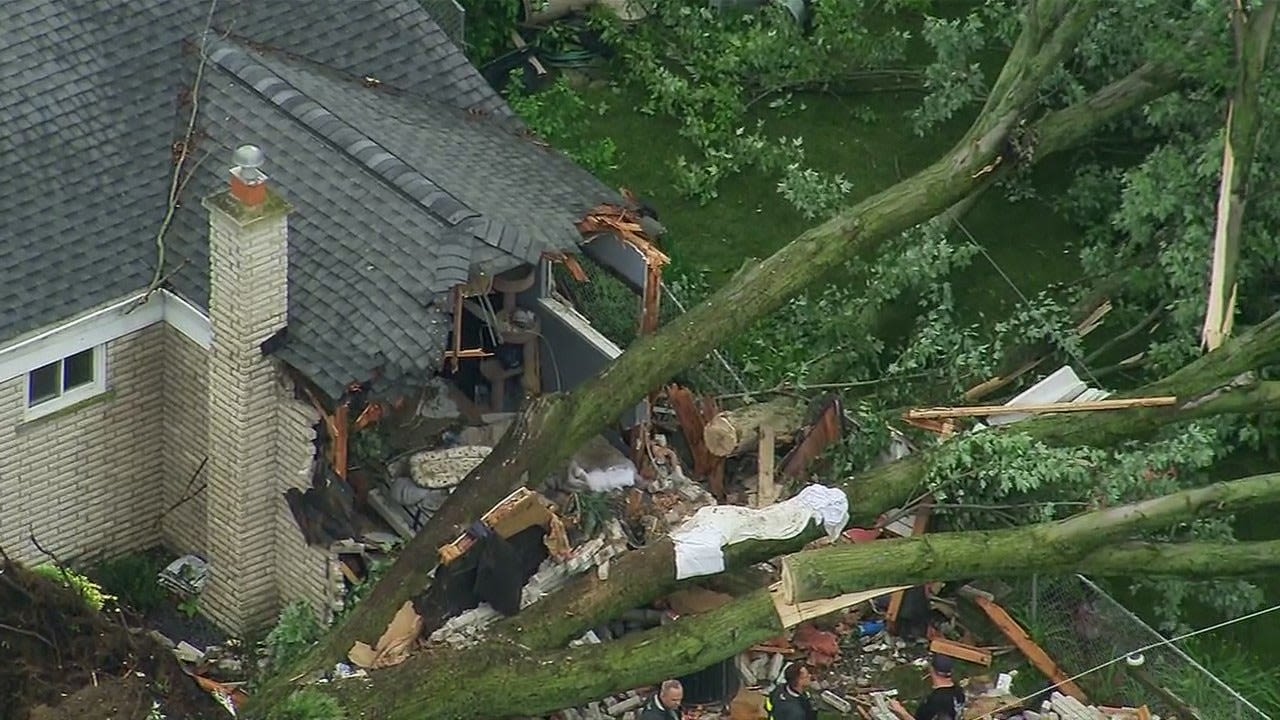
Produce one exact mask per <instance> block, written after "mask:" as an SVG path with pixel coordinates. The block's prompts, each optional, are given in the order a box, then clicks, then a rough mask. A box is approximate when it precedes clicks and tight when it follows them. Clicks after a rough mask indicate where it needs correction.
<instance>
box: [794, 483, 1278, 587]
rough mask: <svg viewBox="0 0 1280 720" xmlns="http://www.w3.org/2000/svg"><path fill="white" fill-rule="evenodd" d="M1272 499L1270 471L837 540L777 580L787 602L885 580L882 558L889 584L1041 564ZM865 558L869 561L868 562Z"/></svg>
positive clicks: (799, 558) (804, 556)
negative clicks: (910, 536)
mask: <svg viewBox="0 0 1280 720" xmlns="http://www.w3.org/2000/svg"><path fill="white" fill-rule="evenodd" d="M1278 500H1280V473H1272V474H1268V475H1256V476H1253V477H1248V478H1243V479H1240V480H1233V481H1231V482H1224V483H1217V484H1214V485H1210V486H1208V487H1203V488H1196V489H1193V490H1184V491H1182V492H1177V493H1173V494H1171V495H1165V496H1163V497H1158V498H1155V499H1152V500H1144V501H1142V502H1137V503H1133V504H1130V505H1122V506H1120V507H1115V508H1108V509H1105V510H1095V511H1093V512H1089V513H1083V514H1080V515H1076V516H1075V517H1072V518H1069V519H1066V520H1062V521H1057V522H1047V523H1040V524H1038V525H1030V526H1027V527H1022V528H1016V529H1010V530H990V531H983V532H963V533H942V534H938V535H933V536H930V541H929V542H928V543H925V542H911V541H910V540H881V541H879V542H876V543H867V544H861V545H836V546H833V547H829V548H823V549H820V550H809V551H806V552H801V553H798V554H795V555H789V556H787V557H785V558H783V560H782V586H783V590H784V594H785V596H786V599H787V601H788V602H791V603H801V602H807V601H810V600H823V599H826V598H832V597H836V596H838V595H842V594H844V593H849V592H855V591H858V590H861V589H865V588H868V587H875V586H876V585H877V584H884V583H885V582H886V581H885V580H883V579H882V577H883V575H884V573H885V567H886V566H893V567H896V568H902V570H901V571H899V572H897V573H894V576H895V578H897V579H895V580H894V581H893V584H917V583H923V582H928V581H931V580H942V579H954V578H962V577H965V576H966V575H968V574H972V575H975V576H976V575H980V574H981V573H982V572H983V571H984V569H986V568H987V562H988V560H987V558H988V557H990V556H991V555H998V556H1001V557H1006V558H1019V562H1020V563H1025V564H1026V565H1032V566H1037V567H1042V568H1052V567H1062V566H1066V565H1069V564H1072V563H1074V562H1076V561H1078V560H1079V559H1080V558H1082V557H1084V556H1085V555H1086V554H1087V553H1089V552H1091V551H1093V550H1095V549H1097V548H1100V547H1103V546H1104V545H1107V544H1108V543H1112V542H1115V541H1117V540H1122V539H1125V538H1128V537H1131V536H1133V535H1134V534H1137V533H1140V532H1143V531H1149V530H1156V529H1159V528H1163V527H1168V526H1170V525H1172V524H1174V523H1181V522H1187V521H1190V520H1193V519H1195V518H1196V517H1199V516H1201V515H1202V514H1208V513H1207V511H1211V512H1212V513H1213V514H1223V513H1229V512H1231V511H1233V510H1236V509H1239V508H1243V507H1251V506H1254V505H1257V504H1259V503H1266V502H1275V501H1278ZM872 545H874V546H879V545H885V546H886V547H884V548H879V547H877V549H876V552H874V553H868V552H867V551H866V550H863V549H861V548H864V547H867V546H872ZM869 560H873V561H874V563H873V564H868V561H869ZM986 571H987V572H990V570H989V569H986ZM1012 574H1017V571H1013V573H1012ZM943 576H945V577H943Z"/></svg>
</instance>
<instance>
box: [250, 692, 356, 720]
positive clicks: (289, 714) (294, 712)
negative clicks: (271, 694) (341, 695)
mask: <svg viewBox="0 0 1280 720" xmlns="http://www.w3.org/2000/svg"><path fill="white" fill-rule="evenodd" d="M266 717H267V720H345V718H346V717H347V716H346V713H344V712H343V711H342V706H341V705H339V704H338V701H337V700H335V699H334V698H332V697H330V696H328V695H325V694H324V693H322V692H320V691H319V690H314V689H311V688H307V689H304V690H298V691H295V692H294V693H293V694H292V695H290V696H289V697H287V698H285V699H284V700H283V701H281V702H280V703H278V704H276V705H275V706H273V707H272V708H271V709H270V710H268V711H267V716H266Z"/></svg>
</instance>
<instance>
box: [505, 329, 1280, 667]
mask: <svg viewBox="0 0 1280 720" xmlns="http://www.w3.org/2000/svg"><path fill="white" fill-rule="evenodd" d="M1273 362H1280V322H1273V320H1268V321H1267V322H1265V323H1263V324H1262V325H1259V326H1256V327H1254V328H1252V329H1250V330H1248V331H1246V332H1245V333H1243V334H1241V335H1240V336H1238V337H1236V338H1234V339H1232V340H1231V341H1230V342H1229V343H1228V344H1227V345H1225V346H1224V347H1222V348H1220V349H1219V350H1216V351H1214V352H1213V353H1209V354H1208V355H1206V356H1204V357H1202V358H1200V359H1198V360H1197V361H1196V362H1195V363H1193V364H1192V365H1191V366H1189V367H1188V368H1187V369H1185V370H1181V371H1179V372H1177V373H1174V374H1173V375H1171V376H1169V377H1168V378H1165V379H1163V380H1160V381H1158V382H1156V383H1152V384H1151V385H1150V386H1148V387H1147V388H1144V389H1143V390H1144V392H1145V391H1147V390H1150V391H1151V393H1152V394H1163V393H1165V392H1167V391H1171V392H1174V393H1175V394H1177V395H1178V396H1179V397H1181V398H1187V399H1186V400H1184V401H1182V402H1181V403H1180V404H1179V405H1178V406H1174V407H1173V408H1168V409H1154V410H1150V409H1135V410H1123V411H1108V412H1096V413H1082V414H1081V415H1078V416H1070V417H1068V416H1043V417H1040V418H1033V419H1031V420H1027V421H1025V422H1022V423H1019V424H1018V425H1016V426H1013V427H1010V428H1009V429H1007V430H1005V431H1006V432H1027V433H1029V434H1030V435H1031V436H1032V437H1035V438H1038V439H1040V440H1042V441H1044V442H1047V443H1050V444H1053V445H1095V446H1104V445H1114V444H1118V443H1122V442H1125V441H1128V440H1133V439H1141V438H1142V437H1144V436H1147V435H1149V434H1150V433H1151V432H1153V431H1155V430H1157V429H1159V428H1161V427H1165V426H1167V425H1172V424H1176V423H1179V422H1186V421H1188V420H1193V419H1196V418H1203V417H1209V416H1213V415H1219V414H1227V413H1255V412H1262V411H1266V410H1272V409H1278V408H1280V382H1275V381H1257V380H1256V379H1254V378H1253V376H1252V375H1251V374H1250V371H1251V369H1253V368H1260V367H1263V366H1265V365H1266V364H1270V363H1273ZM929 455H930V453H929V452H928V451H926V452H924V453H921V454H920V455H919V456H911V457H908V458H904V459H902V460H898V461H897V462H893V463H890V464H888V465H885V466H884V467H881V468H878V469H876V470H872V471H870V472H868V473H864V474H861V475H858V476H855V477H854V478H852V479H850V480H848V481H846V482H844V483H843V488H844V490H845V491H846V492H847V493H848V494H849V503H850V508H851V510H853V515H854V516H855V517H857V518H859V519H862V520H866V521H869V520H872V519H874V518H875V517H877V516H878V515H880V514H881V513H883V512H886V511H889V510H891V509H893V508H894V507H897V506H900V505H901V504H902V503H904V502H906V501H908V500H910V499H911V498H912V497H915V496H918V495H919V494H920V492H921V491H922V490H923V488H924V487H925V483H926V475H927V473H928V469H929ZM821 534H822V533H821V531H820V530H819V529H818V528H817V527H816V526H815V527H811V528H810V529H809V530H808V531H807V532H805V533H803V534H801V535H800V536H798V537H796V538H792V539H790V540H783V541H778V542H750V543H741V544H739V545H734V546H731V547H730V548H729V549H728V551H727V553H726V566H727V567H730V568H734V567H745V566H746V565H749V564H751V563H756V562H761V561H764V560H767V559H769V558H772V557H777V556H779V555H785V554H787V553H790V552H795V551H796V550H798V549H799V548H800V547H803V546H804V545H805V544H806V543H808V542H809V541H812V540H815V539H817V538H818V537H820V536H821ZM611 576H612V577H615V578H618V577H623V578H627V582H625V583H618V582H614V581H602V580H600V579H599V578H597V577H596V576H595V575H594V574H592V573H588V574H586V575H582V576H579V577H577V578H574V579H573V580H571V581H570V583H569V585H568V586H566V587H565V588H564V589H563V590H562V591H560V592H558V593H556V594H554V595H552V596H550V597H547V598H544V599H543V600H541V601H540V602H539V603H538V604H536V605H533V606H531V607H530V608H528V609H527V610H525V611H524V612H522V613H520V615H518V616H516V617H514V618H511V619H510V620H508V621H505V622H504V623H503V624H502V625H500V626H499V630H498V632H499V633H500V634H502V635H504V636H506V637H508V638H510V639H512V640H515V639H516V638H519V642H520V643H522V644H524V645H525V646H526V647H529V648H534V649H550V648H555V647H560V646H563V645H564V644H565V643H566V642H568V641H569V640H571V639H572V638H575V637H577V636H579V635H581V634H582V633H583V632H585V631H586V630H588V629H590V628H592V627H595V626H597V625H600V624H601V623H604V622H606V621H608V620H610V619H612V618H615V617H617V616H618V615H619V614H620V613H621V612H623V611H625V610H628V609H631V608H635V607H639V606H642V605H645V604H647V603H650V602H652V601H653V600H655V599H657V598H659V597H661V596H663V595H665V594H667V593H670V592H672V591H673V590H675V589H677V588H678V587H679V586H680V584H681V583H680V582H679V581H677V580H676V579H675V554H674V549H673V547H672V544H671V541H670V540H667V539H663V540H660V541H658V542H656V543H654V544H653V545H650V546H649V547H646V548H643V549H640V550H636V551H633V552H630V553H627V554H626V555H623V556H622V557H619V558H616V559H615V560H613V565H612V568H611ZM688 582H697V578H693V579H691V580H689V581H688Z"/></svg>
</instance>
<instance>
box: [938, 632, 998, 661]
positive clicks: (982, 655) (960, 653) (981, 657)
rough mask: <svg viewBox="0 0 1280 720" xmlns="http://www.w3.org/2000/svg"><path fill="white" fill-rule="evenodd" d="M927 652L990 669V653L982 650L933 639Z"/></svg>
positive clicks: (950, 641) (941, 639) (946, 640)
mask: <svg viewBox="0 0 1280 720" xmlns="http://www.w3.org/2000/svg"><path fill="white" fill-rule="evenodd" d="M929 651H930V652H933V653H936V654H938V655H946V656H947V657H953V658H956V659H957V660H964V661H965V662H971V663H974V664H975V665H982V666H983V667H991V653H990V652H988V651H986V650H983V649H982V648H978V647H973V646H972V645H965V644H964V643H958V642H955V641H952V640H948V639H946V638H934V640H933V642H931V643H929Z"/></svg>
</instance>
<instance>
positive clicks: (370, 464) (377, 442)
mask: <svg viewBox="0 0 1280 720" xmlns="http://www.w3.org/2000/svg"><path fill="white" fill-rule="evenodd" d="M351 456H352V457H353V458H354V459H355V461H356V464H357V465H359V466H360V467H362V468H364V469H365V470H369V471H373V472H382V471H383V468H385V467H386V464H387V460H388V459H389V458H390V457H391V443H390V442H389V441H388V440H387V433H386V430H384V429H383V428H381V427H379V426H377V425H370V426H369V427H365V428H361V429H360V430H357V431H356V432H354V433H352V435H351Z"/></svg>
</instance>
